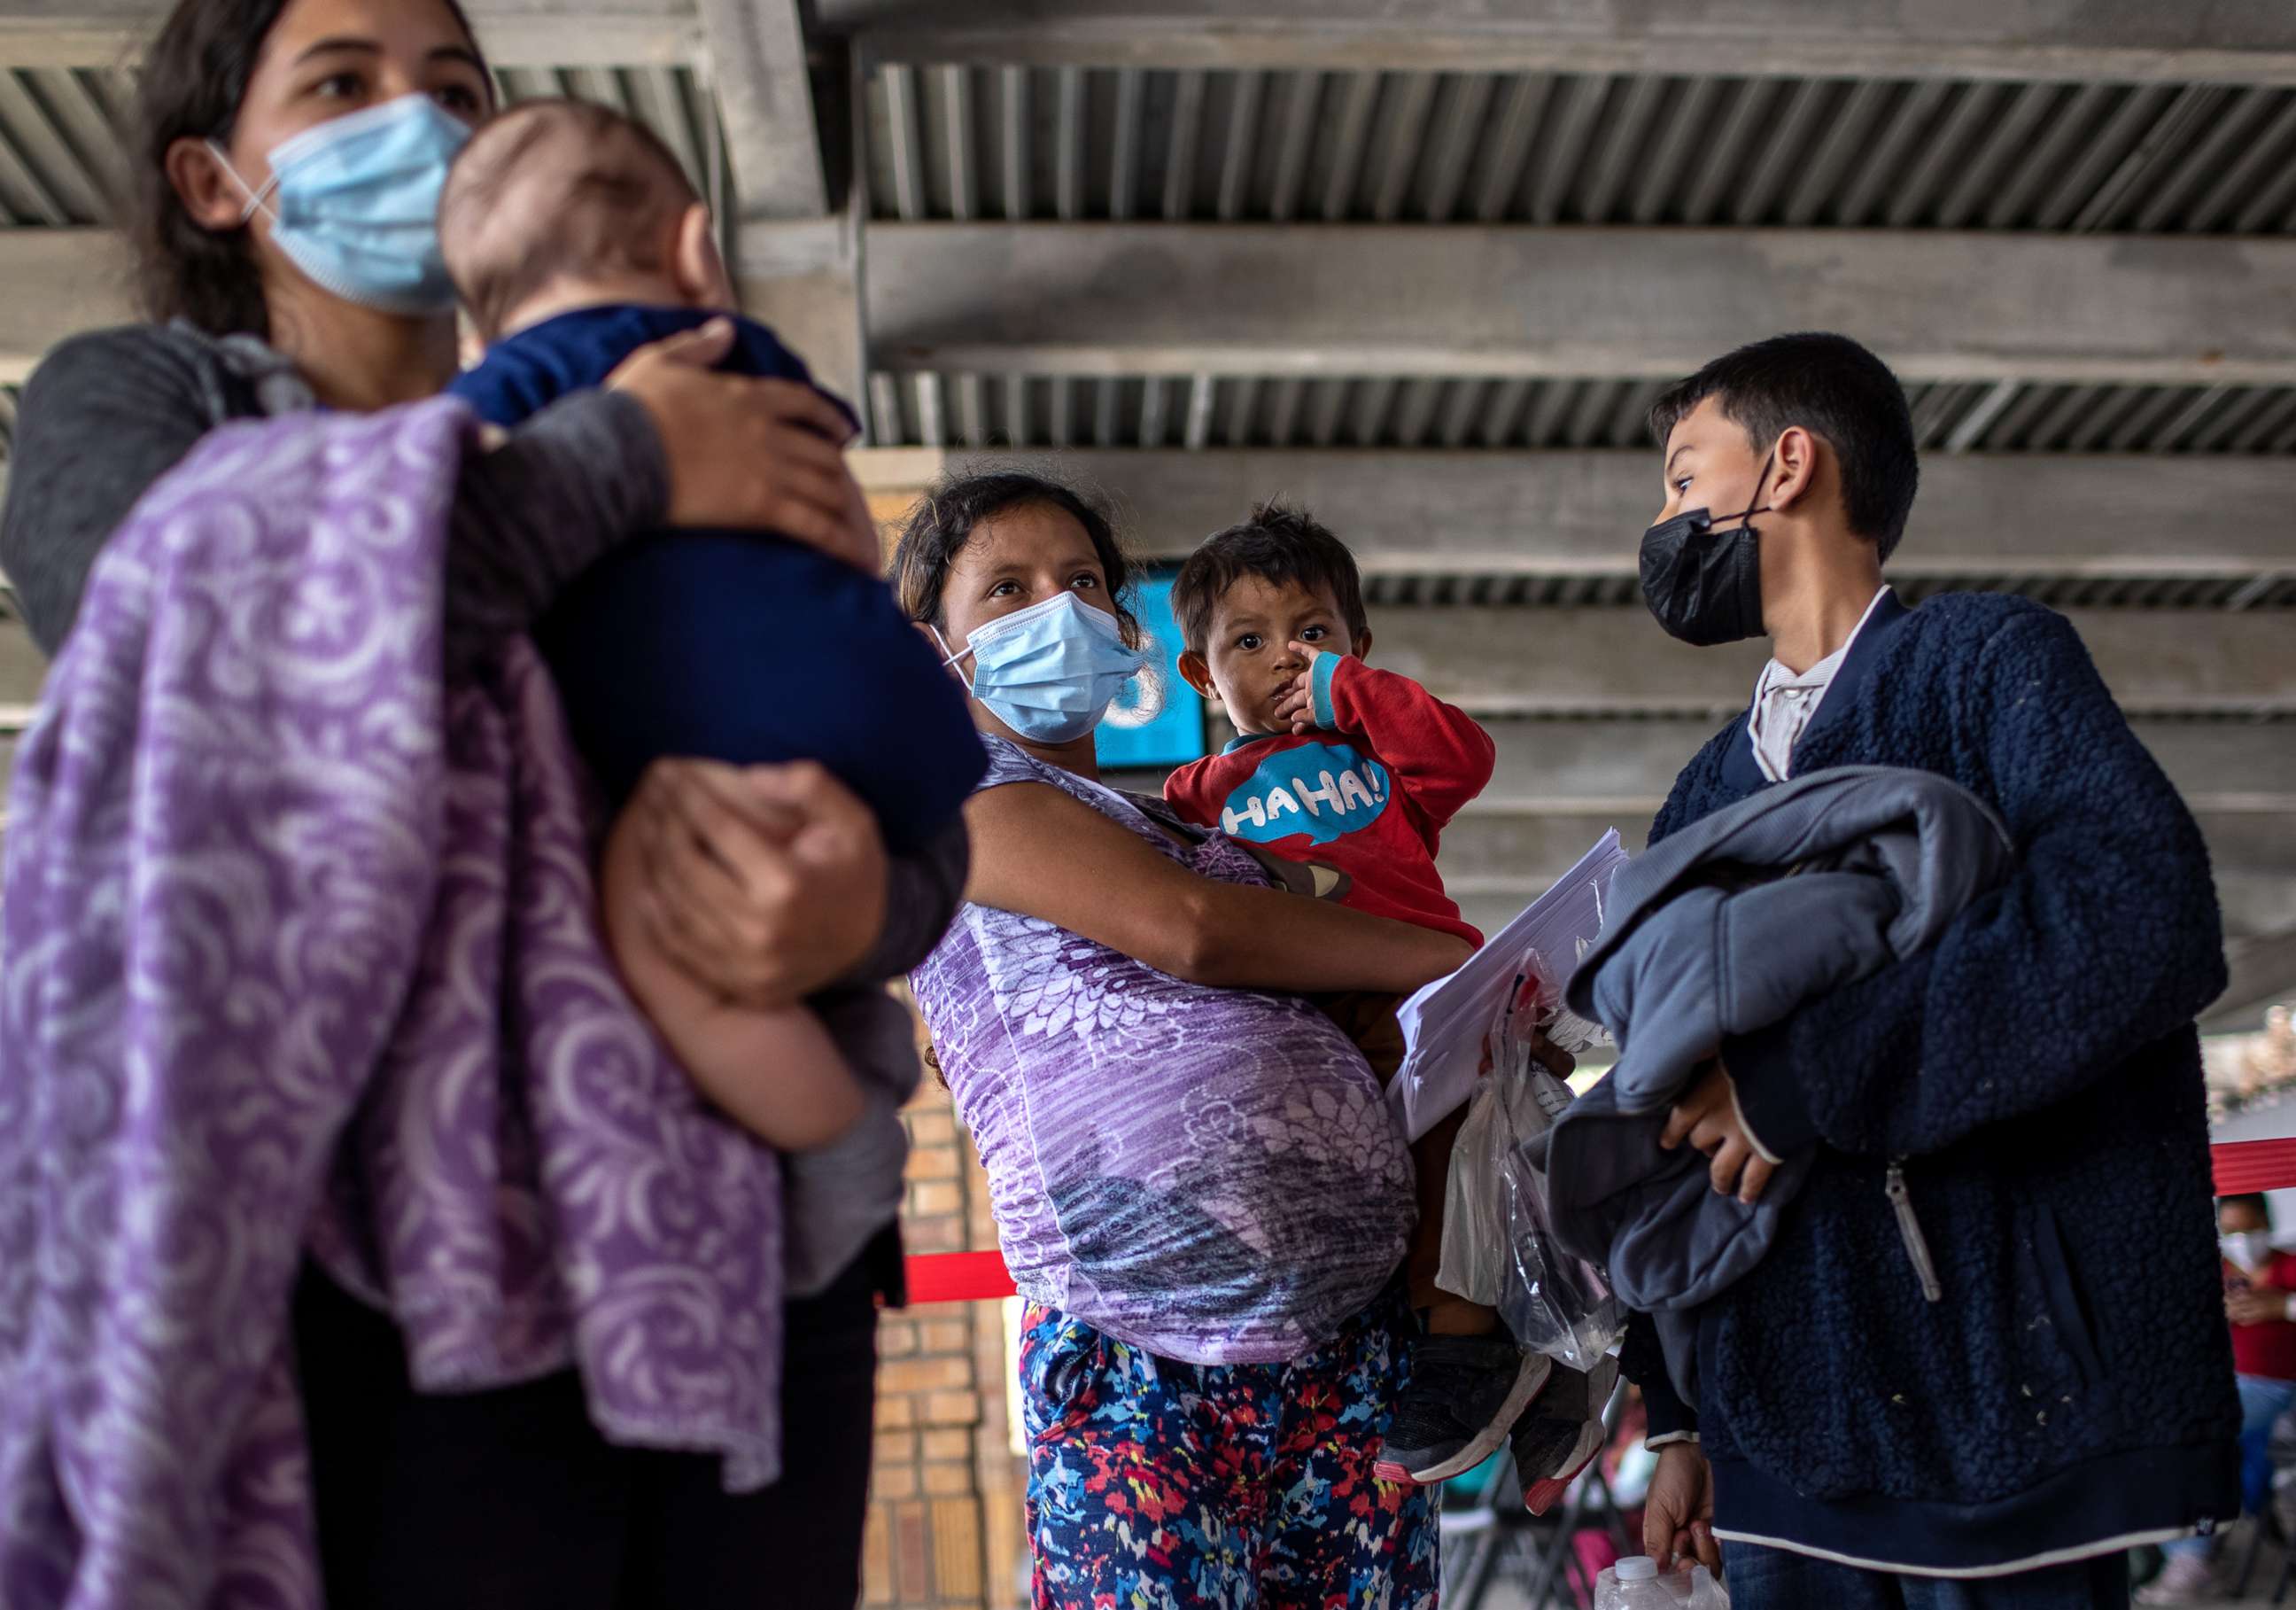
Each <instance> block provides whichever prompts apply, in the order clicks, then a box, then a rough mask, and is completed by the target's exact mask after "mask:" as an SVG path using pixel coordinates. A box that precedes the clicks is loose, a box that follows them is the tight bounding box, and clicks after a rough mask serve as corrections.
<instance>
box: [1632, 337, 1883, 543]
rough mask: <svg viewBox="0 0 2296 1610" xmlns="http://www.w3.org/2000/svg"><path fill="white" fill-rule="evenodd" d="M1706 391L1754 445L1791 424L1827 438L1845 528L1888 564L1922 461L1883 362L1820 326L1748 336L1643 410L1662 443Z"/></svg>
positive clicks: (1763, 444) (1761, 445)
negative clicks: (1763, 337) (1836, 465)
mask: <svg viewBox="0 0 2296 1610" xmlns="http://www.w3.org/2000/svg"><path fill="white" fill-rule="evenodd" d="M1710 397H1711V398H1718V399H1719V401H1720V404H1721V408H1722V414H1723V416H1724V417H1725V418H1726V419H1730V420H1734V421H1735V422H1736V423H1738V424H1740V425H1743V427H1745V431H1746V435H1747V438H1748V439H1750V440H1751V441H1752V442H1753V444H1754V447H1755V449H1756V450H1757V451H1759V450H1760V449H1762V448H1766V447H1767V446H1769V444H1770V443H1772V442H1774V441H1775V440H1776V439H1778V437H1779V436H1780V435H1781V434H1782V433H1783V432H1784V431H1785V430H1786V429H1787V427H1788V426H1791V425H1800V427H1801V428H1802V429H1803V430H1805V431H1810V432H1812V433H1813V434H1816V435H1818V436H1823V437H1824V438H1825V439H1826V441H1827V443H1828V444H1829V445H1830V446H1831V447H1832V448H1833V454H1834V456H1835V457H1836V458H1837V459H1839V460H1840V461H1841V502H1842V505H1843V509H1844V512H1845V513H1847V514H1848V516H1849V529H1850V530H1853V531H1855V532H1857V534H1858V535H1859V536H1860V537H1865V538H1870V539H1871V540H1872V541H1873V542H1874V544H1875V545H1876V546H1879V547H1880V548H1881V550H1882V559H1883V560H1884V561H1885V562H1886V561H1887V560H1888V559H1889V557H1890V554H1893V553H1895V552H1896V551H1897V548H1898V538H1901V537H1903V536H1904V535H1905V534H1906V516H1907V513H1909V512H1910V511H1911V510H1912V508H1913V506H1914V492H1915V489H1916V488H1917V487H1918V486H1919V485H1920V484H1921V464H1920V460H1919V458H1918V457H1917V456H1916V455H1915V450H1914V415H1913V410H1912V409H1911V408H1909V407H1907V404H1906V389H1905V388H1904V387H1903V386H1901V385H1899V384H1898V377H1897V376H1896V375H1894V374H1890V367H1889V366H1888V365H1887V364H1884V363H1883V362H1882V360H1881V359H1880V358H1878V357H1874V355H1873V353H1871V352H1869V351H1867V350H1866V349H1865V348H1864V347H1862V346H1860V345H1858V344H1857V342H1856V341H1851V340H1850V339H1849V337H1848V336H1846V335H1833V334H1829V333H1825V332H1823V331H1806V332H1803V333H1800V334H1796V335H1774V336H1772V337H1771V338H1770V339H1769V340H1767V341H1755V342H1753V343H1752V344H1751V345H1750V346H1744V347H1741V348H1739V349H1737V350H1736V351H1734V352H1726V353H1725V354H1723V355H1722V356H1721V357H1718V358H1716V359H1715V360H1714V361H1713V362H1712V363H1710V364H1709V365H1707V366H1705V367H1704V368H1703V369H1701V370H1700V371H1699V372H1698V373H1697V374H1693V375H1691V376H1690V377H1689V378H1688V379H1686V380H1680V381H1677V382H1675V383H1674V384H1673V385H1671V386H1669V387H1668V388H1667V389H1666V390H1665V391H1663V392H1662V393H1661V394H1660V396H1659V399H1658V400H1657V401H1656V402H1655V403H1653V404H1652V405H1651V411H1650V428H1651V434H1652V435H1653V436H1655V437H1656V438H1657V439H1658V444H1659V446H1660V447H1661V448H1664V447H1665V446H1666V439H1667V437H1668V436H1669V435H1670V434H1671V433H1672V432H1673V430H1674V427H1675V426H1677V424H1680V423H1682V421H1683V419H1684V417H1685V415H1688V414H1689V413H1690V412H1691V411H1692V410H1693V408H1695V407H1698V405H1699V404H1700V403H1702V402H1704V401H1705V400H1706V399H1707V398H1710ZM1714 512H1715V513H1716V514H1717V515H1720V514H1722V513H1736V511H1735V510H1729V511H1724V510H1721V509H1717V510H1715V511H1714Z"/></svg>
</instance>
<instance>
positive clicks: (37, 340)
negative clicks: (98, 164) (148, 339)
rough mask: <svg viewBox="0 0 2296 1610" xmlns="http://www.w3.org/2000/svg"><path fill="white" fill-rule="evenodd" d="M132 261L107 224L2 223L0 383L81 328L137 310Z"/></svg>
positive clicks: (17, 377) (11, 381)
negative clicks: (131, 291)
mask: <svg viewBox="0 0 2296 1610" xmlns="http://www.w3.org/2000/svg"><path fill="white" fill-rule="evenodd" d="M134 316H135V307H134V304H133V303H132V302H130V301H129V300H128V298H127V256H126V253H125V252H124V251H122V249H121V245H120V240H119V236H118V235H116V234H112V233H111V231H110V230H108V229H8V230H0V385H21V383H22V382H23V380H24V377H25V376H26V375H28V374H30V373H31V371H32V366H33V365H34V364H36V363H37V362H38V361H39V358H40V355H41V354H42V353H44V352H45V351H46V350H47V349H49V348H50V347H53V346H54V345H55V344H56V343H57V342H58V341H61V340H63V338H64V337H66V336H67V335H70V334H71V333H74V332H75V331H79V330H93V329H95V328H97V327H99V326H101V325H104V324H119V323H121V322H123V321H124V320H127V319H130V318H133V317H134Z"/></svg>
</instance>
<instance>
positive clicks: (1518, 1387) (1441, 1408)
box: [1373, 1333, 1553, 1483]
mask: <svg viewBox="0 0 2296 1610" xmlns="http://www.w3.org/2000/svg"><path fill="white" fill-rule="evenodd" d="M1551 1368H1553V1361H1552V1360H1551V1359H1548V1358H1547V1357H1546V1354H1544V1353H1532V1352H1525V1351H1523V1350H1522V1349H1521V1348H1520V1347H1517V1346H1516V1345H1515V1344H1514V1341H1513V1338H1512V1337H1510V1336H1507V1335H1505V1334H1504V1333H1502V1334H1501V1335H1497V1336H1422V1337H1420V1338H1419V1340H1418V1343H1417V1344H1416V1346H1415V1351H1413V1353H1412V1357H1411V1384H1409V1385H1408V1386H1406V1387H1405V1388H1404V1389H1403V1395H1402V1396H1401V1397H1400V1398H1398V1400H1397V1401H1396V1405H1395V1412H1394V1414H1393V1415H1392V1416H1390V1417H1389V1420H1388V1423H1387V1441H1386V1443H1385V1445H1384V1446H1383V1447H1382V1448H1381V1450H1380V1457H1379V1463H1378V1464H1377V1465H1376V1466H1374V1467H1373V1468H1374V1474H1376V1475H1377V1476H1378V1477H1379V1479H1380V1480H1381V1481H1382V1482H1418V1483H1429V1482H1440V1481H1445V1480H1447V1479H1448V1478H1449V1477H1452V1476H1455V1475H1457V1474H1460V1473H1461V1472H1463V1471H1468V1470H1472V1469H1473V1468H1474V1467H1475V1466H1478V1465H1480V1464H1481V1463H1482V1462H1483V1461H1484V1460H1485V1459H1487V1458H1490V1456H1491V1455H1492V1454H1493V1453H1494V1452H1496V1451H1497V1449H1498V1445H1499V1444H1500V1443H1501V1442H1505V1440H1506V1434H1507V1427H1508V1426H1509V1425H1513V1423H1514V1422H1515V1420H1516V1418H1517V1417H1519V1416H1521V1413H1522V1411H1523V1408H1524V1406H1525V1405H1527V1404H1528V1403H1529V1401H1531V1400H1532V1399H1533V1398H1534V1397H1536V1396H1538V1389H1539V1388H1540V1387H1541V1386H1543V1385H1545V1384H1546V1376H1547V1371H1548V1370H1549V1369H1551Z"/></svg>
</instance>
